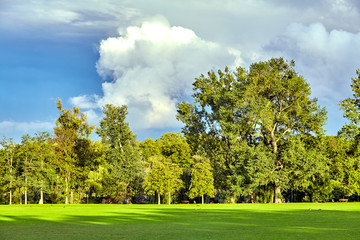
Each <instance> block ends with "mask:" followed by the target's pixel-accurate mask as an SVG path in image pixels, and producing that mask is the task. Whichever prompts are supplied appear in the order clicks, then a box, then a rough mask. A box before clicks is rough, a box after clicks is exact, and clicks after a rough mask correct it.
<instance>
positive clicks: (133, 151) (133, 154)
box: [97, 104, 142, 204]
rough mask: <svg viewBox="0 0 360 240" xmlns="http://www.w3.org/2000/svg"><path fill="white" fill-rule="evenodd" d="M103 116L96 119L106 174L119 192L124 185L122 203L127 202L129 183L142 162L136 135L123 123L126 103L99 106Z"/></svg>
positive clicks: (129, 197)
mask: <svg viewBox="0 0 360 240" xmlns="http://www.w3.org/2000/svg"><path fill="white" fill-rule="evenodd" d="M103 114H104V117H103V119H102V120H101V121H100V127H99V128H98V129H97V133H98V134H99V135H100V137H101V140H102V142H103V143H104V144H105V147H106V150H105V152H106V161H107V163H108V164H109V166H110V169H109V173H110V174H111V176H112V178H113V179H114V180H115V181H116V185H117V186H118V189H117V191H116V192H119V191H120V192H121V191H122V189H123V187H124V188H125V189H124V190H125V194H126V196H125V197H126V203H128V204H130V203H131V184H132V183H134V181H135V180H136V178H137V177H138V176H139V174H141V168H142V166H141V165H142V162H141V158H140V150H139V146H138V143H137V140H136V135H134V133H133V132H132V131H131V130H130V127H129V124H128V123H127V122H125V119H126V115H127V106H120V107H118V106H114V105H112V104H106V105H105V106H104V107H103Z"/></svg>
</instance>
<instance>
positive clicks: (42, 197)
mask: <svg viewBox="0 0 360 240" xmlns="http://www.w3.org/2000/svg"><path fill="white" fill-rule="evenodd" d="M39 204H44V192H43V188H42V186H41V187H40V200H39Z"/></svg>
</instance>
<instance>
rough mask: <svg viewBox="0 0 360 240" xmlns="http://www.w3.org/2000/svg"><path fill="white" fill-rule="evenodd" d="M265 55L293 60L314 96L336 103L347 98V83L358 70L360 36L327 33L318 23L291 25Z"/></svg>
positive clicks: (348, 88)
mask: <svg viewBox="0 0 360 240" xmlns="http://www.w3.org/2000/svg"><path fill="white" fill-rule="evenodd" d="M265 51H268V52H269V54H272V53H274V52H275V53H277V55H283V56H286V57H287V58H291V59H294V60H295V62H296V65H297V67H296V68H297V69H298V70H299V72H300V73H301V74H303V75H304V76H305V78H306V79H307V80H308V81H309V82H310V84H311V87H312V91H313V95H314V96H316V97H318V98H319V99H320V100H323V101H333V100H337V101H338V100H340V99H343V98H345V97H347V96H349V95H350V87H349V86H350V79H351V77H352V76H354V74H355V70H356V69H357V68H359V67H360V60H359V58H358V56H359V55H360V32H359V33H356V34H354V33H350V32H346V31H341V30H332V31H330V32H329V31H327V30H326V28H325V27H324V25H323V24H321V23H314V24H310V25H309V26H304V25H302V24H291V25H290V26H289V27H288V28H287V30H286V31H285V32H284V33H283V34H282V35H280V36H279V37H277V38H276V39H274V40H273V41H272V42H271V43H270V44H268V45H267V46H266V47H265Z"/></svg>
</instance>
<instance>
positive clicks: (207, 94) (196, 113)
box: [177, 58, 326, 202]
mask: <svg viewBox="0 0 360 240" xmlns="http://www.w3.org/2000/svg"><path fill="white" fill-rule="evenodd" d="M193 86H194V88H193V89H194V94H193V98H194V99H195V101H194V103H191V104H190V103H186V102H183V103H180V104H179V105H178V115H177V118H178V119H179V120H181V121H182V122H183V123H184V124H185V126H184V128H183V133H184V134H185V136H186V138H187V139H188V141H189V143H190V144H191V145H192V149H193V150H195V149H199V148H201V149H204V150H205V151H206V154H207V156H208V157H209V158H210V160H211V162H212V166H213V168H214V169H215V172H214V176H215V179H216V182H215V185H216V186H217V187H220V188H222V189H233V191H236V192H238V193H239V192H242V193H246V192H253V190H254V188H255V186H256V185H258V184H259V183H260V184H271V185H272V186H274V190H275V200H276V201H277V202H279V201H280V199H279V197H277V196H276V195H277V194H279V195H280V194H281V190H280V188H281V187H285V188H286V187H287V186H286V182H289V181H288V180H287V175H286V172H287V171H288V170H287V169H286V168H287V167H288V165H285V159H284V158H282V151H284V149H285V148H286V146H287V142H288V141H289V140H290V139H291V137H292V136H295V135H321V134H323V129H322V127H323V125H324V122H325V120H326V111H325V109H321V108H320V107H319V106H318V105H317V100H316V99H310V87H309V85H308V84H307V83H306V82H305V80H304V78H303V77H302V76H301V75H299V74H298V73H297V72H296V71H295V70H294V62H293V61H291V62H290V63H288V62H286V61H285V60H284V59H282V58H273V59H270V60H269V61H266V62H258V63H254V64H252V65H251V66H250V68H249V70H246V69H244V68H242V67H238V68H237V69H236V70H235V71H234V72H231V71H230V70H229V69H228V68H225V71H224V72H223V71H221V70H219V71H218V73H217V74H216V73H215V72H213V71H211V72H208V74H207V76H204V75H201V76H200V77H199V78H196V79H195V82H194V83H193ZM245 144H247V145H248V146H249V147H250V148H251V149H253V150H255V154H254V155H252V156H248V152H249V149H247V147H245ZM272 154H273V155H272ZM234 183H235V184H239V185H240V186H239V187H238V186H234ZM245 186H247V187H248V188H249V189H248V190H245V189H244V187H245ZM233 193H234V192H233Z"/></svg>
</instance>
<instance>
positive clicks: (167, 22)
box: [0, 0, 360, 140]
mask: <svg viewBox="0 0 360 240" xmlns="http://www.w3.org/2000/svg"><path fill="white" fill-rule="evenodd" d="M359 22H360V4H359V3H358V1H355V0H320V1H285V0H270V1H264V0H259V1H250V0H242V1H240V0H226V1H215V0H213V1H212V0H210V1H209V0H206V1H205V0H203V1H202V0H199V1H191V0H183V1H180V0H174V1H165V0H153V1H146V2H144V1H140V0H133V1H128V0H124V1H114V0H103V1H96V0H88V1H80V0H78V1H76V0H72V1H68V0H62V1H57V0H54V1H45V0H33V1H25V0H2V1H1V2H0V83H1V87H0V109H1V111H0V136H6V137H12V138H14V139H16V140H18V139H20V136H22V135H23V134H26V133H29V134H33V133H34V132H37V131H52V127H53V126H54V125H55V121H56V118H57V116H58V111H57V109H56V108H55V101H56V99H57V98H60V99H62V100H63V102H64V105H65V107H71V106H72V105H76V106H79V107H81V108H82V110H83V111H85V112H86V113H87V114H88V119H89V121H90V123H92V124H96V123H97V122H98V120H99V119H100V118H101V106H103V105H104V104H106V103H113V104H117V105H121V104H127V105H128V107H129V109H128V110H129V116H128V121H129V122H130V126H131V128H132V129H133V131H134V132H135V133H136V134H137V135H138V138H139V139H140V140H142V139H144V138H147V137H153V138H157V137H159V136H160V135H161V134H162V133H165V132H168V131H176V132H178V131H180V130H181V123H179V122H177V121H176V119H175V113H176V104H177V103H178V102H180V101H182V100H188V99H190V95H191V87H192V86H191V83H192V82H193V80H194V78H195V77H198V76H199V75H200V74H201V73H206V72H207V71H209V70H217V69H219V68H220V69H223V68H224V67H225V66H230V67H233V68H234V67H236V66H238V65H241V66H245V67H248V66H249V64H251V63H252V62H256V61H260V60H267V59H269V58H270V57H278V56H282V57H285V58H287V59H294V60H295V62H296V70H297V71H298V72H299V73H300V74H301V75H303V76H304V77H305V79H306V80H307V81H308V82H309V83H310V86H311V88H312V96H313V97H317V98H318V99H319V104H320V105H321V106H324V107H326V109H327V111H328V123H327V125H326V126H325V129H326V130H327V134H328V135H334V134H336V133H337V131H338V130H340V128H341V126H342V125H343V123H344V119H343V118H342V112H341V111H339V107H338V102H339V100H342V99H344V98H347V97H350V96H351V91H350V81H351V77H354V76H355V71H356V69H358V68H360V58H359V56H360V25H359V24H354V23H359Z"/></svg>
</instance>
